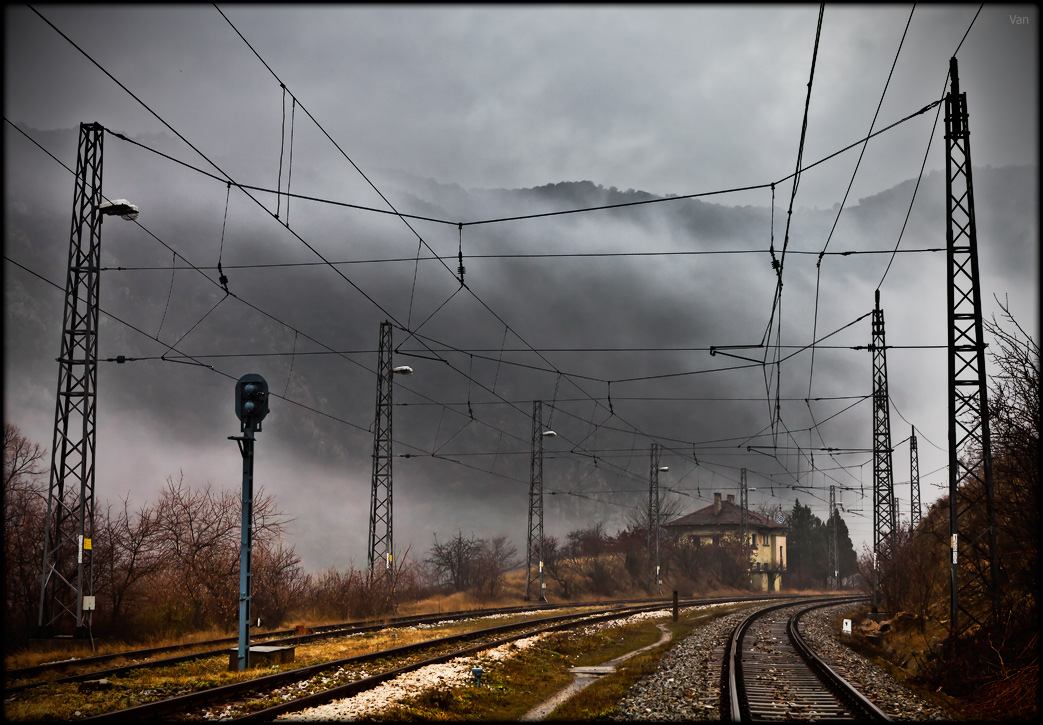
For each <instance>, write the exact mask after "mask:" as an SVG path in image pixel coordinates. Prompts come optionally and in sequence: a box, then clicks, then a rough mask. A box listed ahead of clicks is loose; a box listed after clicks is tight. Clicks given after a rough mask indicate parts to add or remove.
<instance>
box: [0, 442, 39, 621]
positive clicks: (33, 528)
mask: <svg viewBox="0 0 1043 725" xmlns="http://www.w3.org/2000/svg"><path fill="white" fill-rule="evenodd" d="M45 456H46V451H45V449H43V448H41V447H40V446H39V445H38V444H36V443H33V442H32V441H30V440H28V439H27V438H25V437H24V436H23V435H22V434H21V432H20V431H19V429H18V428H17V427H16V426H14V425H11V424H10V423H4V477H3V499H2V502H3V516H4V519H3V526H4V532H3V533H4V536H3V540H4V560H3V562H4V563H3V566H4V593H5V601H4V608H5V609H4V615H5V616H4V635H5V637H6V639H7V641H9V642H14V641H22V640H25V639H27V638H28V637H29V635H30V633H31V632H32V631H33V627H34V626H35V624H36V617H37V614H38V611H37V608H36V607H37V604H38V602H39V600H40V562H41V561H43V544H44V542H43V537H44V534H43V532H44V523H45V520H46V518H47V496H46V491H47V481H46V474H47V469H46V468H45V465H44V460H45Z"/></svg>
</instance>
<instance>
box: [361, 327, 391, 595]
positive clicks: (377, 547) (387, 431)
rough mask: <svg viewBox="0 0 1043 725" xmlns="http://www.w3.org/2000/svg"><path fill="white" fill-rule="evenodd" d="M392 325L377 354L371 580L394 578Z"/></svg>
mask: <svg viewBox="0 0 1043 725" xmlns="http://www.w3.org/2000/svg"><path fill="white" fill-rule="evenodd" d="M393 375H394V373H393V372H392V368H391V323H390V322H387V321H385V322H382V323H380V348H379V352H378V355H377V406H376V419H375V420H374V423H373V485H372V489H371V492H370V499H369V551H368V556H367V564H368V566H369V581H370V582H371V583H372V582H373V581H375V580H379V579H380V578H382V577H383V576H385V575H392V574H393V573H394V572H393V568H392V567H393V564H394V562H393V561H392V551H393V550H392V545H393V542H394V539H393V537H392V534H393V528H392V519H391V515H392V498H391V494H392V490H391V488H392V478H391V390H392V387H393V380H392V378H393Z"/></svg>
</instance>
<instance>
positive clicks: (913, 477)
mask: <svg viewBox="0 0 1043 725" xmlns="http://www.w3.org/2000/svg"><path fill="white" fill-rule="evenodd" d="M909 525H910V526H911V527H912V529H913V531H915V530H916V527H917V526H919V525H920V452H919V450H918V448H917V443H916V426H913V433H912V435H911V436H910V437H909Z"/></svg>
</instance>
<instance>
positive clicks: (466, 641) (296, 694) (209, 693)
mask: <svg viewBox="0 0 1043 725" xmlns="http://www.w3.org/2000/svg"><path fill="white" fill-rule="evenodd" d="M779 598H780V597H779V595H751V596H746V597H740V598H735V597H715V598H700V599H685V600H681V601H679V602H678V606H679V607H680V606H684V607H691V606H698V605H709V604H723V603H731V602H743V601H746V602H758V601H771V600H775V599H779ZM786 598H787V600H788V602H789V603H790V605H792V602H793V597H792V596H788V597H786ZM831 601H832V602H833V603H835V602H836V601H838V600H837V599H836V598H833V599H832V600H831ZM639 602H640V603H637V604H634V603H632V602H612V603H604V602H602V603H589V602H588V603H584V604H582V605H574V607H573V609H575V608H580V607H582V608H584V610H585V611H583V612H577V611H572V612H571V613H562V614H556V615H555V616H544V617H540V618H538V619H535V620H533V619H528V620H527V621H524V622H513V623H510V624H502V625H499V626H493V627H487V628H484V629H479V630H476V631H472V632H469V633H465V634H455V635H451V636H446V637H439V638H432V639H425V640H424V641H419V642H416V643H413V644H408V645H403V646H399V647H393V648H390V649H380V650H378V651H373V652H369V653H366V654H359V655H355V656H352V657H347V658H344V659H340V660H335V661H327V662H321V663H318V664H307V665H304V666H300V665H289V666H286V665H284V666H281V667H280V669H279V671H277V672H275V673H271V671H270V670H268V671H265V670H260V669H258V670H254V671H252V672H251V671H248V672H250V673H251V675H254V676H251V677H250V678H249V679H240V680H238V681H236V682H233V683H230V684H226V685H221V686H216V687H211V688H210V689H205V690H199V691H191V692H185V691H184V690H181V691H180V692H172V691H170V690H168V691H167V692H166V693H165V694H160V692H159V690H161V689H162V687H159V688H154V691H153V692H146V691H145V688H144V687H140V688H136V687H135V686H134V685H133V684H131V683H132V682H134V679H133V677H128V678H127V679H125V680H124V679H123V677H124V676H125V675H126V674H127V673H128V671H129V670H141V669H147V668H164V667H170V666H172V665H177V664H178V663H180V662H186V661H190V660H192V659H203V658H207V657H220V658H222V659H224V660H225V661H227V658H228V655H229V652H230V651H232V650H233V649H234V647H232V646H230V645H231V644H232V643H233V642H235V641H236V640H235V639H233V638H228V639H224V640H212V641H210V642H203V643H196V644H194V645H188V646H192V647H195V648H197V649H198V648H203V650H204V651H196V652H192V653H187V654H181V655H176V656H174V657H159V655H162V654H168V653H169V652H170V651H171V650H172V649H174V648H170V647H165V648H159V649H155V650H137V651H135V652H124V653H119V654H116V655H110V656H106V657H98V658H88V659H84V660H77V661H72V662H70V661H66V662H59V663H53V664H51V665H48V666H41V667H38V668H32V669H31V670H30V669H29V668H26V669H23V670H12V671H9V672H7V673H6V675H7V677H6V683H5V688H4V690H5V697H6V696H7V694H9V693H13V692H15V691H17V690H18V689H24V688H29V687H35V686H38V685H45V684H55V683H63V682H83V681H87V680H95V681H97V680H102V679H108V678H112V679H111V680H110V686H113V687H116V688H119V689H121V690H124V691H125V692H126V697H124V698H122V700H123V701H124V702H128V703H129V704H130V706H128V707H127V708H126V709H121V710H114V711H110V712H106V713H103V714H99V715H94V716H93V717H89V718H86V719H88V720H92V721H95V722H137V721H140V720H154V719H178V720H188V721H192V720H206V719H213V718H215V717H220V719H229V718H233V719H237V720H255V721H265V720H273V719H275V718H276V717H277V716H279V715H281V714H284V713H289V712H295V711H300V710H304V709H307V708H310V707H315V706H318V705H323V704H327V703H329V702H332V701H334V700H338V699H342V698H347V697H351V696H353V695H355V694H358V693H359V692H363V691H365V690H368V689H371V688H374V687H376V686H377V685H379V684H380V683H382V682H384V681H386V680H390V679H392V678H394V677H396V676H398V675H400V674H403V673H405V672H409V671H412V670H417V669H420V668H421V667H425V666H427V665H432V664H439V663H443V662H448V661H450V660H452V659H455V658H458V657H465V656H469V655H473V654H477V653H478V652H481V651H483V650H488V649H492V648H494V647H498V646H500V645H502V644H506V643H509V642H512V641H515V640H518V639H522V638H526V637H531V636H533V635H535V634H538V633H543V632H552V631H557V630H564V629H569V628H572V627H578V626H584V625H586V624H590V623H594V622H599V621H607V620H613V619H622V618H625V617H628V616H630V615H632V614H635V613H640V612H647V611H655V610H662V609H668V608H669V607H670V605H671V602H670V601H669V600H666V599H656V600H648V599H645V600H639ZM592 607H596V608H597V609H596V610H595V611H589V610H590V609H591V608H592ZM551 608H553V609H559V610H561V609H566V607H562V606H560V605H528V606H522V607H507V608H501V609H495V610H470V611H465V612H454V613H440V614H436V615H425V616H417V617H396V618H390V619H384V620H380V621H379V622H376V621H370V622H365V623H349V624H345V625H330V626H328V627H324V628H321V630H320V629H319V628H316V629H317V631H315V632H313V633H311V634H306V635H301V634H298V633H297V631H296V630H286V631H284V632H273V633H268V635H267V636H268V637H269V638H268V639H265V640H264V643H265V644H279V643H286V644H295V645H300V644H305V643H307V642H313V641H315V640H318V639H326V638H336V637H349V636H352V635H358V634H362V633H366V632H373V631H376V630H385V629H394V628H396V627H403V628H405V627H411V626H414V625H417V624H425V623H427V624H433V623H436V622H437V623H443V622H446V621H452V620H460V619H478V618H483V617H488V616H490V615H495V614H500V615H503V614H507V615H510V614H539V613H541V612H542V611H543V610H546V609H551ZM287 633H292V634H293V636H289V637H283V638H279V637H280V636H281V635H285V634H287ZM272 637H275V638H274V639H272ZM260 641H261V640H260V639H255V640H253V641H252V644H255V643H260ZM214 645H224V646H223V647H221V648H219V649H213V648H212V647H213V646H214ZM144 656H152V657H154V658H155V659H151V660H148V661H136V662H132V663H131V664H123V663H121V664H120V666H118V667H109V668H108V669H97V668H98V667H99V666H104V665H105V664H106V663H111V662H112V661H113V660H112V658H114V657H123V658H126V659H138V658H139V657H144ZM70 669H71V670H75V671H74V672H73V674H67V673H68V672H69V671H70ZM16 674H20V675H21V676H22V677H23V678H26V677H29V676H30V675H31V674H35V675H36V676H37V677H44V678H45V679H40V680H37V681H35V682H28V683H24V684H21V685H16V686H15V687H12V686H11V685H12V684H13V682H14V679H13V675H16ZM55 674H59V675H61V676H59V677H58V678H57V679H55V678H54V675H55ZM272 703H278V704H275V705H272Z"/></svg>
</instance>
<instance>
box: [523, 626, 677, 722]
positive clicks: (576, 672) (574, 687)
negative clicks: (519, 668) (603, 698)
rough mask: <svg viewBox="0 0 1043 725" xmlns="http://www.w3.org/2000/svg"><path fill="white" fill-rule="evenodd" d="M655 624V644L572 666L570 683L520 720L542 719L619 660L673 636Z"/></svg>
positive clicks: (609, 670)
mask: <svg viewBox="0 0 1043 725" xmlns="http://www.w3.org/2000/svg"><path fill="white" fill-rule="evenodd" d="M656 626H657V627H659V629H660V630H661V631H662V632H663V636H662V637H660V638H659V641H658V642H656V643H655V644H650V645H648V646H647V647H642V648H641V649H637V650H634V651H633V652H627V653H626V654H625V655H620V656H619V657H616V658H615V659H614V660H609V661H608V662H606V663H605V664H603V665H595V666H593V667H572V668H571V672H572V677H573V680H572V684H571V685H569V686H568V687H566V688H565V689H564V690H561V691H560V692H558V693H557V694H556V695H554V696H553V697H551V698H549V699H548V700H546V701H544V702H543V703H541V704H539V705H537V706H536V707H534V708H532V709H531V710H529V711H528V712H527V713H525V714H524V715H523V716H522V718H521V720H522V722H533V721H536V720H542V719H544V718H545V717H547V716H548V715H550V714H551V713H552V712H554V710H555V709H556V708H557V707H559V706H560V705H561V704H562V703H564V702H565V701H566V700H568V699H569V698H570V697H572V696H573V695H575V694H576V693H577V692H579V691H580V690H582V689H583V688H585V687H587V686H588V685H590V684H592V683H594V682H596V681H597V680H599V679H600V678H602V677H604V676H605V675H609V674H612V673H613V672H615V671H616V665H618V664H619V663H620V662H622V661H624V660H627V659H630V658H631V657H633V656H634V655H636V654H640V653H641V652H644V651H645V650H649V649H652V648H653V647H658V646H659V645H661V644H663V643H665V642H669V641H670V640H671V639H672V638H673V634H671V632H670V630H669V629H667V627H666V625H665V624H657V625H656Z"/></svg>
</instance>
